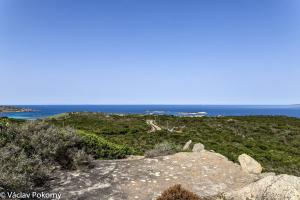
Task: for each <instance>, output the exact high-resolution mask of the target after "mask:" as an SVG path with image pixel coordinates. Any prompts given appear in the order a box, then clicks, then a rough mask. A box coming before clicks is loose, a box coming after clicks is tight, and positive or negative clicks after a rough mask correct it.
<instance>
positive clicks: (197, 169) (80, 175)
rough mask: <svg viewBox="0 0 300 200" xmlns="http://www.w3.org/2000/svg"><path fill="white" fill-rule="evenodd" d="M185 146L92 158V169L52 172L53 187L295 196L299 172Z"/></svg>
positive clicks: (145, 196) (231, 197) (66, 191)
mask: <svg viewBox="0 0 300 200" xmlns="http://www.w3.org/2000/svg"><path fill="white" fill-rule="evenodd" d="M190 145H191V142H188V143H187V144H186V147H185V149H188V148H190V149H193V151H192V152H180V153H176V154H173V155H167V156H159V157H155V158H145V157H141V156H139V157H137V156H133V157H130V158H128V159H123V160H97V161H95V163H94V164H95V167H94V168H93V169H92V170H87V171H84V170H83V171H73V172H70V171H69V172H67V171H57V172H56V173H57V177H59V178H58V179H55V180H53V181H52V183H51V185H52V188H53V192H60V193H61V194H62V198H63V199H95V200H96V199H97V200H98V199H103V200H104V199H107V200H121V199H122V200H134V199H140V200H155V199H157V198H158V197H159V196H160V194H161V193H162V192H163V191H165V190H166V189H167V188H169V187H171V186H173V185H175V184H180V185H182V186H183V187H184V188H186V189H188V190H189V191H191V192H193V193H195V194H197V195H199V196H200V197H202V198H204V199H211V200H217V199H218V200H299V199H300V177H296V176H290V175H285V174H282V175H275V173H261V172H262V167H261V165H260V164H259V163H258V162H257V161H255V160H254V159H253V158H251V157H250V156H248V155H246V154H243V155H241V156H240V157H239V162H240V164H236V163H233V162H232V161H229V160H228V159H227V158H226V157H224V156H223V155H221V154H218V153H215V152H211V151H207V150H205V149H204V146H203V145H202V144H194V145H193V147H190Z"/></svg>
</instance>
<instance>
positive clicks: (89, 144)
mask: <svg viewBox="0 0 300 200" xmlns="http://www.w3.org/2000/svg"><path fill="white" fill-rule="evenodd" d="M78 134H79V135H80V137H81V138H82V139H83V141H84V145H85V147H86V149H87V152H88V153H89V154H92V155H94V158H96V159H120V158H125V157H126V155H130V154H133V153H134V151H133V150H132V149H131V148H128V147H126V146H123V145H117V144H114V143H112V142H109V141H108V140H106V139H104V138H103V137H101V136H100V135H96V134H94V133H90V132H87V131H78Z"/></svg>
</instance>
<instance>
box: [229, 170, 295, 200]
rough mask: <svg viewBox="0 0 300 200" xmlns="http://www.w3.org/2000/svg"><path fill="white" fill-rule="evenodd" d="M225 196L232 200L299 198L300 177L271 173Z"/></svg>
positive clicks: (285, 199)
mask: <svg viewBox="0 0 300 200" xmlns="http://www.w3.org/2000/svg"><path fill="white" fill-rule="evenodd" d="M224 196H225V199H231V200H299V199H300V177H296V176H289V175H286V174H283V175H278V176H272V175H271V176H267V177H265V178H263V179H260V180H259V181H257V182H254V183H251V184H249V185H247V186H245V187H243V188H242V189H239V190H237V191H233V192H229V193H226V194H225V195H224Z"/></svg>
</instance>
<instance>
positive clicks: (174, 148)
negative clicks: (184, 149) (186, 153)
mask: <svg viewBox="0 0 300 200" xmlns="http://www.w3.org/2000/svg"><path fill="white" fill-rule="evenodd" d="M179 151H181V146H178V145H175V144H172V143H169V142H163V143H159V144H156V145H155V146H154V148H153V149H151V150H148V151H146V152H145V157H147V158H153V157H157V156H166V155H170V154H174V153H176V152H179Z"/></svg>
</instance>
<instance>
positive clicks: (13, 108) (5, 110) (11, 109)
mask: <svg viewBox="0 0 300 200" xmlns="http://www.w3.org/2000/svg"><path fill="white" fill-rule="evenodd" d="M8 112H32V109H29V108H20V107H16V106H0V113H8Z"/></svg>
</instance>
